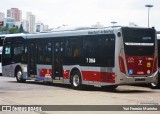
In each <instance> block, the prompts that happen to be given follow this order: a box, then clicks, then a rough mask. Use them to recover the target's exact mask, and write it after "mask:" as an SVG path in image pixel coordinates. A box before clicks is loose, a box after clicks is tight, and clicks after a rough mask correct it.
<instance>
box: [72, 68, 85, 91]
mask: <svg viewBox="0 0 160 114" xmlns="http://www.w3.org/2000/svg"><path fill="white" fill-rule="evenodd" d="M71 85H72V88H73V89H82V87H83V85H82V78H81V74H80V72H79V71H78V70H76V71H73V73H72V74H71Z"/></svg>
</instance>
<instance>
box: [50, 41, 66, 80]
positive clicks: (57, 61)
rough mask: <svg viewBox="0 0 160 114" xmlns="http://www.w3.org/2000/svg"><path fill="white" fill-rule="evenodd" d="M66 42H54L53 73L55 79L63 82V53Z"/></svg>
mask: <svg viewBox="0 0 160 114" xmlns="http://www.w3.org/2000/svg"><path fill="white" fill-rule="evenodd" d="M63 44H64V42H63V41H60V40H57V41H54V42H53V63H52V70H53V71H52V72H53V79H55V80H61V79H62V77H63V66H62V65H63V59H62V57H63V52H64V46H63Z"/></svg>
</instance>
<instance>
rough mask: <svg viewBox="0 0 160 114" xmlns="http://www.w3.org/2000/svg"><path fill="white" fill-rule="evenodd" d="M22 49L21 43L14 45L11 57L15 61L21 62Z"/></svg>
mask: <svg viewBox="0 0 160 114" xmlns="http://www.w3.org/2000/svg"><path fill="white" fill-rule="evenodd" d="M23 50H24V47H23V45H21V43H16V44H15V45H14V47H13V57H14V60H15V61H21V59H22V54H23Z"/></svg>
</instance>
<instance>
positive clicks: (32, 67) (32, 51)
mask: <svg viewBox="0 0 160 114" xmlns="http://www.w3.org/2000/svg"><path fill="white" fill-rule="evenodd" d="M29 56H30V57H29V60H28V65H29V66H28V68H29V69H28V73H29V77H30V78H36V74H37V67H36V66H37V65H36V64H37V47H36V44H35V43H30V45H29Z"/></svg>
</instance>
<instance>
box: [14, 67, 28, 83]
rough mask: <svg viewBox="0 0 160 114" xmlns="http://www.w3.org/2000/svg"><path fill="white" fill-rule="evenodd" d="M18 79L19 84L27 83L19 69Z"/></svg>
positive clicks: (17, 72)
mask: <svg viewBox="0 0 160 114" xmlns="http://www.w3.org/2000/svg"><path fill="white" fill-rule="evenodd" d="M16 79H17V82H19V83H23V82H25V81H26V80H25V79H22V70H20V69H18V70H17V71H16Z"/></svg>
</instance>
